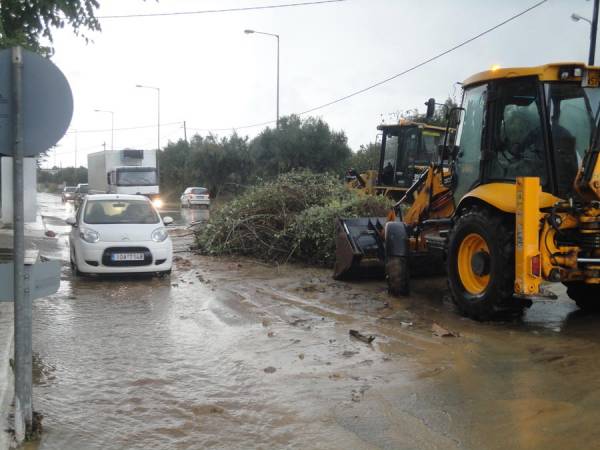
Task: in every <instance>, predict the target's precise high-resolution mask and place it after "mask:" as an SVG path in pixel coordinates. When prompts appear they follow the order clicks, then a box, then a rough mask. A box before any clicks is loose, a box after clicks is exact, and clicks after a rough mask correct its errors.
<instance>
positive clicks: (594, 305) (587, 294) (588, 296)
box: [565, 282, 600, 312]
mask: <svg viewBox="0 0 600 450" xmlns="http://www.w3.org/2000/svg"><path fill="white" fill-rule="evenodd" d="M565 286H567V295H568V296H569V297H570V298H571V299H572V300H575V303H577V306H579V308H581V309H583V310H585V311H590V312H600V285H598V284H585V283H581V282H571V283H565Z"/></svg>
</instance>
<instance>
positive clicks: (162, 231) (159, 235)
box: [152, 227, 169, 242]
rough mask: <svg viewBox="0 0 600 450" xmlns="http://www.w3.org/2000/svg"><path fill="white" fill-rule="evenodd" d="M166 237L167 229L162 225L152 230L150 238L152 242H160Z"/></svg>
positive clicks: (167, 235)
mask: <svg viewBox="0 0 600 450" xmlns="http://www.w3.org/2000/svg"><path fill="white" fill-rule="evenodd" d="M168 237H169V233H167V229H166V228H163V227H160V228H157V229H156V230H154V231H153V232H152V240H153V241H154V242H162V241H164V240H165V239H166V238H168Z"/></svg>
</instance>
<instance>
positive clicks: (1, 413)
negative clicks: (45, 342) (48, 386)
mask: <svg viewBox="0 0 600 450" xmlns="http://www.w3.org/2000/svg"><path fill="white" fill-rule="evenodd" d="M13 330H14V323H13V304H12V303H8V302H7V303H0V450H8V449H9V448H11V444H12V443H13V437H12V435H10V434H9V433H8V432H7V431H6V430H7V429H9V428H12V427H11V425H10V424H9V422H8V416H9V413H10V410H11V404H12V402H13V398H14V376H13V371H12V368H11V367H10V359H11V358H12V357H13V339H14V331H13Z"/></svg>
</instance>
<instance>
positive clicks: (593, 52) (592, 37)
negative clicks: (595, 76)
mask: <svg viewBox="0 0 600 450" xmlns="http://www.w3.org/2000/svg"><path fill="white" fill-rule="evenodd" d="M599 3H600V0H594V13H593V15H592V30H591V32H590V56H589V58H588V65H590V66H593V65H594V58H595V56H596V33H597V31H598V4H599Z"/></svg>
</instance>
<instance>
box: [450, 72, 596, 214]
mask: <svg viewBox="0 0 600 450" xmlns="http://www.w3.org/2000/svg"><path fill="white" fill-rule="evenodd" d="M598 73H600V71H598V70H596V69H593V68H590V69H585V66H583V65H575V64H568V65H561V64H552V65H547V66H541V67H533V68H522V69H500V70H496V71H488V72H482V73H481V74H477V75H475V76H473V77H471V78H470V79H468V80H466V81H465V83H464V92H463V101H462V107H463V109H462V112H461V119H460V125H459V129H458V133H457V145H458V146H459V147H458V148H459V151H458V152H457V159H456V161H455V162H456V170H455V189H454V196H455V202H456V203H458V202H459V201H460V200H461V199H462V198H463V196H464V195H465V194H467V193H469V192H471V191H472V190H473V189H474V188H476V187H477V186H479V185H487V184H490V183H513V184H514V183H515V180H516V178H517V177H518V176H530V177H538V178H539V179H540V183H541V185H542V190H543V191H544V192H547V193H550V194H553V195H554V196H557V197H560V198H566V197H569V196H571V195H572V194H573V180H574V179H575V175H576V174H577V170H578V167H579V166H580V163H581V160H582V158H583V155H584V154H585V151H586V149H587V148H588V147H589V146H590V143H591V139H592V134H593V131H594V121H595V117H596V114H597V112H598V105H599V101H600V93H599V91H600V89H598V80H600V76H599V75H598ZM588 75H589V76H588ZM590 80H592V82H590Z"/></svg>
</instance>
